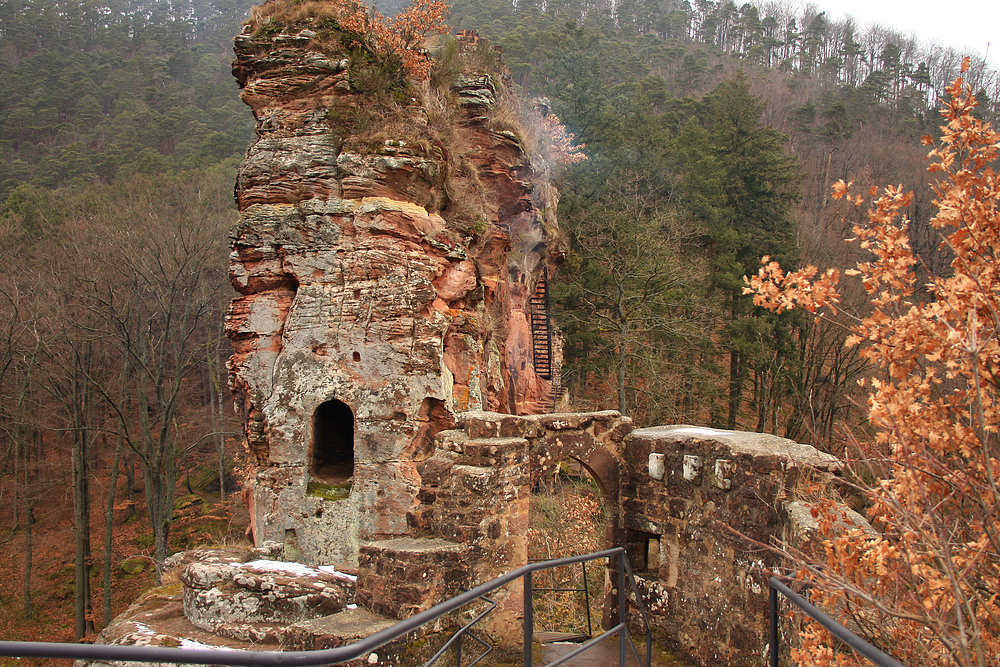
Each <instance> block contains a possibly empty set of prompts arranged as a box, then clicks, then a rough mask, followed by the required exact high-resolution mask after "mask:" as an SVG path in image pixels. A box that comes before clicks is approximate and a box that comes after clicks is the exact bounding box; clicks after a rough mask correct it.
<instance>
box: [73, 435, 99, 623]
mask: <svg viewBox="0 0 1000 667" xmlns="http://www.w3.org/2000/svg"><path fill="white" fill-rule="evenodd" d="M88 438H89V433H88V432H87V430H86V429H83V428H77V429H76V430H75V431H74V432H73V453H72V457H73V518H74V524H75V527H76V563H75V566H76V567H75V574H76V576H75V591H76V596H75V597H76V599H75V602H76V604H75V609H76V613H75V626H74V627H75V637H76V640H77V641H79V640H81V639H83V638H84V637H85V636H87V634H88V633H90V632H93V631H94V620H93V614H92V613H91V606H90V489H89V480H88V470H87V445H88V442H87V441H88Z"/></svg>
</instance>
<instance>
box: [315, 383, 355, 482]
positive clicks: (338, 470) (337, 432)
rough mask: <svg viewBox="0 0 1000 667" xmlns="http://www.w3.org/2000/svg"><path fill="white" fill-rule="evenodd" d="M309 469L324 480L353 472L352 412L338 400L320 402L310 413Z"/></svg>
mask: <svg viewBox="0 0 1000 667" xmlns="http://www.w3.org/2000/svg"><path fill="white" fill-rule="evenodd" d="M309 473H310V475H311V476H312V477H313V478H314V479H316V480H319V481H322V482H327V483H343V482H346V481H347V480H348V479H349V478H351V477H353V476H354V412H353V411H352V410H351V408H350V406H348V405H347V404H346V403H344V402H342V401H338V400H336V399H331V400H329V401H326V402H324V403H321V404H320V405H319V407H317V408H316V412H315V413H313V420H312V444H311V446H310V448H309Z"/></svg>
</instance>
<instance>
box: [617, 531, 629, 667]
mask: <svg viewBox="0 0 1000 667" xmlns="http://www.w3.org/2000/svg"><path fill="white" fill-rule="evenodd" d="M627 622H628V609H627V608H626V607H625V552H624V551H622V552H621V553H619V554H618V624H619V625H620V626H622V628H623V629H625V628H627V626H626V623H627ZM627 635H628V631H627V629H625V630H624V631H623V632H619V633H618V667H625V637H626V636H627Z"/></svg>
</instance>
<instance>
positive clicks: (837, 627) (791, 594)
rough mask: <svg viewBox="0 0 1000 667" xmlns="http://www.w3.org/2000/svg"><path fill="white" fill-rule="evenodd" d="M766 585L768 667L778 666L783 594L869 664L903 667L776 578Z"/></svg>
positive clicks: (772, 578) (769, 580)
mask: <svg viewBox="0 0 1000 667" xmlns="http://www.w3.org/2000/svg"><path fill="white" fill-rule="evenodd" d="M767 583H768V607H769V614H768V615H769V617H770V625H769V626H768V634H767V642H768V643H767V646H768V660H769V662H768V665H769V667H778V593H781V594H782V595H784V596H785V598H787V599H788V601H789V602H791V603H792V604H794V605H795V606H796V607H798V608H799V609H801V610H802V611H804V612H805V613H806V615H807V616H809V617H810V618H811V619H813V620H814V621H816V622H817V623H819V624H820V625H822V626H823V627H824V628H826V629H827V630H829V631H830V634H832V635H833V636H834V637H836V638H837V639H839V640H840V641H842V642H844V643H845V644H847V645H848V646H850V647H851V648H852V649H854V650H855V651H857V652H858V653H860V654H861V655H863V656H865V657H866V658H868V661H869V662H871V663H872V664H873V665H877V666H878V667H906V666H905V665H903V663H901V662H899V661H898V660H896V659H895V658H893V657H892V656H891V655H889V654H888V653H885V652H883V651H880V650H879V649H877V648H875V647H874V646H872V645H871V644H869V643H868V642H866V641H865V640H864V639H862V638H861V637H859V636H857V635H856V634H854V633H853V632H851V631H850V630H848V629H847V628H845V627H844V626H843V625H841V624H840V623H838V622H837V621H835V620H833V619H832V618H830V617H829V616H827V615H826V614H824V613H823V612H822V611H820V609H819V608H818V607H816V606H815V605H813V604H812V603H810V602H809V601H808V600H806V599H805V598H804V597H802V596H801V595H799V594H798V593H796V592H795V591H793V590H792V589H791V588H789V587H788V586H786V585H785V584H783V583H781V581H780V580H778V578H777V577H771V578H770V579H768V581H767Z"/></svg>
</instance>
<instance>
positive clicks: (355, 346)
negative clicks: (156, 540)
mask: <svg viewBox="0 0 1000 667" xmlns="http://www.w3.org/2000/svg"><path fill="white" fill-rule="evenodd" d="M338 34H339V33H337V31H336V30H335V29H334V28H332V27H330V25H329V23H328V22H319V21H314V20H312V19H302V20H300V22H299V23H297V24H296V25H283V26H276V25H268V26H261V25H248V27H247V28H246V29H245V30H244V33H243V34H242V35H240V36H239V37H237V38H236V48H235V51H236V61H235V63H234V68H233V72H234V74H235V76H236V78H237V80H238V81H239V84H240V86H241V87H242V89H243V92H242V94H241V97H242V99H243V100H244V101H245V102H246V103H247V104H248V105H249V106H250V108H251V109H252V110H253V113H254V116H255V118H256V120H257V135H258V139H257V141H256V142H255V143H254V144H253V146H251V147H250V149H249V150H248V152H247V155H246V158H245V159H244V161H243V164H242V166H241V168H240V172H239V177H238V181H237V185H236V198H237V202H238V206H239V209H240V219H239V222H238V223H237V224H236V226H235V227H234V229H233V232H232V249H233V250H232V255H231V275H232V282H233V285H234V287H235V288H236V289H237V290H238V291H239V293H240V296H239V297H238V298H236V299H235V300H234V301H233V304H232V306H231V308H230V311H229V314H228V318H227V332H228V335H229V338H230V340H231V341H232V345H233V350H234V354H233V356H232V359H231V362H230V370H231V376H230V378H231V387H232V390H233V393H234V395H235V397H236V402H237V409H238V411H239V413H240V416H241V418H242V420H243V425H244V429H245V433H246V438H247V442H248V444H249V447H250V450H251V451H252V453H253V456H254V459H255V464H256V468H255V471H254V475H253V479H252V480H251V482H250V485H249V489H248V492H247V500H248V502H249V505H250V510H251V515H252V530H253V534H254V539H255V541H256V543H258V544H260V543H262V542H264V541H266V540H276V541H279V542H282V543H284V544H285V548H286V554H289V555H290V556H291V557H293V558H298V559H299V560H302V561H304V562H307V563H314V564H325V563H345V564H350V565H356V564H357V563H358V558H359V554H360V552H361V547H362V545H363V544H364V543H366V542H369V541H377V540H391V539H395V538H402V537H407V536H412V535H414V534H415V532H414V527H413V526H412V525H411V524H410V523H408V521H407V516H408V515H411V514H412V513H413V512H414V510H415V509H416V508H418V507H419V505H420V503H421V500H420V497H419V495H420V489H421V486H422V478H421V473H420V462H421V461H422V460H424V459H426V458H428V457H430V456H431V455H432V454H433V451H434V435H435V433H437V432H438V431H441V430H443V429H447V428H449V427H451V426H452V425H453V415H454V413H456V412H458V411H463V410H469V409H474V410H479V409H484V408H488V409H492V410H497V411H500V412H510V413H532V412H537V411H540V410H543V409H544V407H545V400H546V397H547V395H548V394H549V392H550V391H551V387H550V386H549V383H548V382H547V381H545V380H543V379H542V378H540V377H539V376H538V374H536V373H535V372H534V369H533V367H532V338H531V332H530V325H529V321H530V318H529V312H530V308H529V303H528V299H529V297H530V295H531V293H532V291H533V290H534V286H535V283H536V282H537V280H538V277H539V275H540V274H541V272H542V269H543V268H544V267H545V266H546V265H551V264H552V262H553V258H554V257H555V255H556V254H558V253H557V251H556V250H554V249H553V248H554V244H553V239H554V238H555V235H556V233H557V232H556V227H555V221H554V219H553V217H552V216H553V215H554V214H553V211H554V210H555V196H556V195H555V191H554V189H552V188H551V187H550V186H549V185H548V184H547V183H546V182H545V181H544V179H543V178H542V177H541V176H540V174H539V169H537V168H536V166H537V165H538V164H540V163H539V162H538V160H537V159H535V160H534V162H533V160H532V158H531V157H529V156H528V154H527V153H526V151H525V149H524V141H523V137H524V136H525V132H527V130H524V128H519V127H518V123H520V122H522V121H523V118H524V115H523V114H522V115H521V116H520V118H521V119H522V120H516V119H517V118H518V116H517V114H516V113H515V114H513V116H514V117H515V121H511V120H510V118H511V117H512V111H511V109H514V108H516V107H517V104H518V103H517V102H516V100H515V99H514V96H513V94H512V93H511V92H510V91H508V90H507V89H506V83H505V81H504V75H503V71H502V70H500V69H494V70H493V71H491V72H477V71H474V70H472V69H470V67H471V66H469V65H468V62H470V59H469V58H467V57H465V56H462V54H461V53H460V54H459V56H458V57H459V60H460V62H462V63H465V64H463V65H462V66H461V67H460V68H459V73H457V74H454V75H453V76H452V77H451V79H450V80H449V81H448V82H446V83H443V84H441V85H438V86H432V85H430V84H428V83H424V84H417V83H413V82H411V83H410V84H408V86H409V87H405V86H404V87H402V88H397V89H396V90H395V92H393V93H392V94H388V93H386V92H385V91H380V90H378V89H375V88H373V87H372V86H371V85H370V80H371V78H372V77H373V76H374V75H375V74H378V72H377V71H375V72H373V70H372V68H373V67H375V66H374V65H372V64H371V62H370V61H369V60H366V59H364V58H359V57H358V56H357V53H356V52H355V53H353V54H351V53H349V52H348V50H347V49H346V48H344V47H342V46H341V43H340V42H338ZM474 41H475V38H474V36H469V35H467V36H465V38H464V41H463V42H462V44H463V48H464V49H465V50H469V49H473V48H474V50H475V51H476V53H479V52H480V51H481V50H482V48H483V47H482V46H481V45H474V44H473V42H474ZM462 58H465V60H462ZM480 60H482V58H480ZM487 60H489V59H487ZM495 60H496V58H495V56H493V57H492V61H494V62H495ZM376 69H377V68H376ZM387 95H388V96H387ZM501 108H502V109H501ZM501 110H502V111H503V112H504V113H500V111H501ZM518 113H520V112H518ZM504 119H507V120H504ZM505 123H506V125H505ZM522 130H523V131H522ZM519 132H520V133H519Z"/></svg>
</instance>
